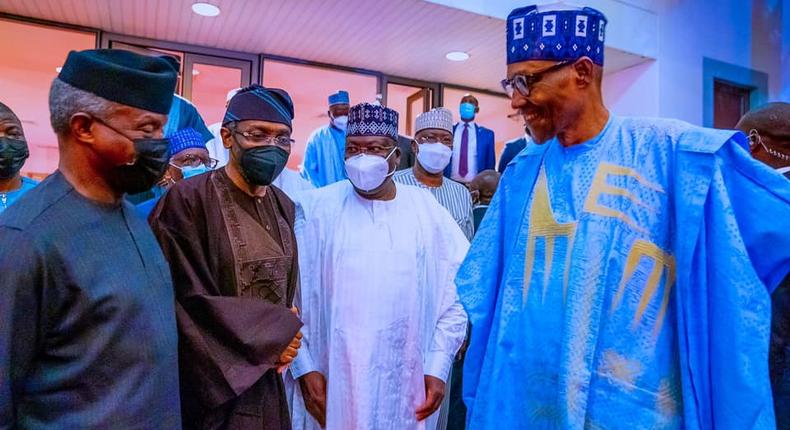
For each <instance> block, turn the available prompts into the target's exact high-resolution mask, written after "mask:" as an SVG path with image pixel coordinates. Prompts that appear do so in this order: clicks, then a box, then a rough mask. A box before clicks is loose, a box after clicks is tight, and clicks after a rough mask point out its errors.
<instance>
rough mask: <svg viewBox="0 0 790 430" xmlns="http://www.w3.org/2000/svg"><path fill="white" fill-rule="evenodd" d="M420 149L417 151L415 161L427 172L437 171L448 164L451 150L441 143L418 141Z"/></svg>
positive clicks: (451, 154)
mask: <svg viewBox="0 0 790 430" xmlns="http://www.w3.org/2000/svg"><path fill="white" fill-rule="evenodd" d="M417 146H418V147H419V148H420V151H419V152H418V153H417V161H419V162H420V166H422V168H423V169H425V170H426V171H427V172H428V173H433V174H436V173H439V172H441V171H442V170H444V168H445V167H447V165H448V164H450V157H452V156H453V150H452V149H450V148H448V147H447V145H444V144H442V143H420V144H418V145H417Z"/></svg>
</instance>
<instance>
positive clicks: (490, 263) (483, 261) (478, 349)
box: [456, 192, 505, 413]
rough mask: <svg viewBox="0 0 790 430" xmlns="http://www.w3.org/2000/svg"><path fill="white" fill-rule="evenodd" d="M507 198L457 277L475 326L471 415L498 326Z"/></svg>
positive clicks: (493, 209)
mask: <svg viewBox="0 0 790 430" xmlns="http://www.w3.org/2000/svg"><path fill="white" fill-rule="evenodd" d="M504 195H505V193H503V192H497V193H496V194H495V195H494V197H493V199H492V200H491V205H490V206H489V207H488V210H487V211H486V215H485V217H484V218H483V221H482V222H481V224H480V229H479V230H478V231H477V233H476V234H475V237H474V240H473V241H472V245H471V247H470V250H469V253H468V254H467V255H466V259H465V260H464V262H463V264H462V265H461V267H460V269H459V270H458V274H457V275H456V286H457V288H458V295H459V297H460V299H461V303H462V304H463V306H464V309H465V310H466V313H467V315H468V317H469V322H470V323H471V336H470V342H469V347H468V349H467V352H466V356H465V359H464V385H463V399H464V403H465V404H466V405H467V408H468V410H469V413H471V410H472V407H473V405H474V398H475V393H476V391H477V387H478V384H479V381H480V373H481V371H482V369H483V359H484V358H485V353H486V349H487V346H488V344H489V340H490V339H489V337H490V334H491V332H492V325H493V324H496V321H495V320H494V315H495V314H496V306H497V303H498V296H499V285H500V283H501V277H502V273H503V270H502V268H503V265H504V263H505V261H504V258H503V247H504V244H503V234H502V226H504V220H503V219H502V216H503V211H502V207H503V206H504V204H503V200H504V199H505V196H504Z"/></svg>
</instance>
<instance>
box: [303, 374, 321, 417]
mask: <svg viewBox="0 0 790 430" xmlns="http://www.w3.org/2000/svg"><path fill="white" fill-rule="evenodd" d="M299 388H301V390H302V398H304V406H305V408H307V412H309V413H310V415H312V416H313V418H315V420H316V421H318V424H319V425H321V428H324V427H326V379H325V378H324V375H322V374H321V373H320V372H310V373H307V374H305V375H303V376H302V377H301V378H299Z"/></svg>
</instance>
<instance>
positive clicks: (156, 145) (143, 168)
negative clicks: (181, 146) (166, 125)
mask: <svg viewBox="0 0 790 430" xmlns="http://www.w3.org/2000/svg"><path fill="white" fill-rule="evenodd" d="M132 143H134V152H135V153H137V160H136V161H135V162H134V163H132V164H124V165H121V166H115V167H113V169H112V173H111V175H110V177H108V178H107V182H108V183H109V184H110V186H111V187H112V188H113V189H114V190H116V191H120V192H123V193H128V194H137V193H142V192H143V191H148V190H150V189H151V187H153V186H154V185H155V184H156V183H157V182H159V180H160V179H162V176H164V174H165V171H166V170H167V166H168V163H169V162H170V149H169V147H170V140H169V139H132Z"/></svg>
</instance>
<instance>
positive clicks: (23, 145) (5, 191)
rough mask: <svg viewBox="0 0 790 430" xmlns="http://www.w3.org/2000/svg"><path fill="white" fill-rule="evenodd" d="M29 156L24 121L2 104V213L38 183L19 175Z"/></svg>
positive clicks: (0, 159) (0, 179) (0, 115)
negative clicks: (23, 128)
mask: <svg viewBox="0 0 790 430" xmlns="http://www.w3.org/2000/svg"><path fill="white" fill-rule="evenodd" d="M29 156H30V151H29V149H28V146H27V140H26V139H25V131H24V130H22V121H20V120H19V117H17V116H16V114H15V113H14V112H13V111H12V110H11V108H9V107H8V106H6V105H4V104H3V103H0V213H2V212H3V211H4V210H5V209H6V208H7V207H9V206H11V204H12V203H14V202H15V201H16V200H17V199H19V198H20V197H22V194H25V193H26V192H27V191H29V190H31V189H32V188H33V187H35V186H36V184H37V183H38V182H36V181H34V180H32V179H30V178H26V177H24V176H22V175H21V174H20V173H19V172H20V171H21V170H22V166H24V164H25V161H26V160H27V158H28V157H29Z"/></svg>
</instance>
